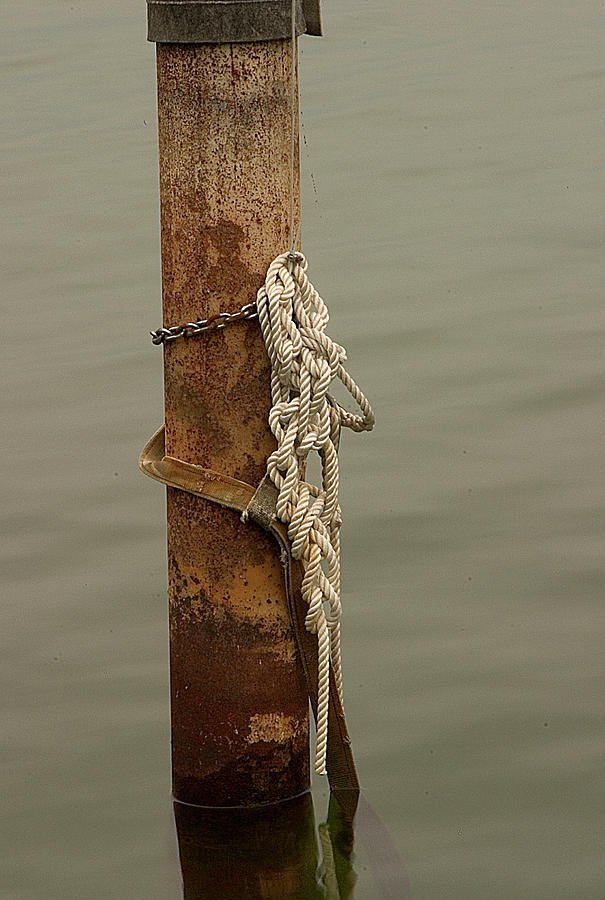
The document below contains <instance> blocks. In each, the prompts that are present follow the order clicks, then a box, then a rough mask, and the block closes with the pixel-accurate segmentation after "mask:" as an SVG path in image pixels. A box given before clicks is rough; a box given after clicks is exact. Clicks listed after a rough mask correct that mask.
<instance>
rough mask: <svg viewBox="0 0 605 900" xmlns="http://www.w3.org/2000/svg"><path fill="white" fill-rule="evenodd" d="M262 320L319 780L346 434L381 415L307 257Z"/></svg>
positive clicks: (273, 467)
mask: <svg viewBox="0 0 605 900" xmlns="http://www.w3.org/2000/svg"><path fill="white" fill-rule="evenodd" d="M256 304H257V310H258V318H259V322H260V326H261V330H262V335H263V339H264V342H265V346H266V348H267V353H268V355H269V359H270V361H271V403H272V406H271V411H270V413H269V426H270V428H271V431H272V433H273V435H274V437H275V439H276V441H277V448H276V450H275V451H274V452H273V453H272V454H271V455H270V456H269V458H268V460H267V474H268V476H269V478H270V479H271V481H272V482H273V484H274V485H275V486H276V488H277V489H278V491H279V497H278V500H277V507H276V515H277V518H278V519H279V520H280V521H282V522H284V523H285V524H286V525H287V526H288V537H289V539H290V541H291V547H292V556H293V558H294V559H299V560H300V561H301V563H302V567H303V573H304V574H303V581H302V596H303V599H304V601H305V602H306V604H307V607H308V612H307V615H306V619H305V625H306V628H307V631H310V632H312V633H313V634H316V635H317V653H318V676H319V678H318V682H319V686H318V696H317V744H316V751H315V771H316V772H317V773H318V774H321V775H325V774H326V751H327V736H328V705H329V699H330V669H332V672H333V674H334V680H335V683H336V687H337V690H338V693H339V696H340V700H341V702H342V699H343V695H342V666H341V655H340V618H341V602H340V526H341V522H342V520H341V513H340V505H339V502H338V444H339V437H340V428H341V426H345V427H346V428H351V429H352V430H353V431H371V430H372V428H373V427H374V421H375V420H374V413H373V412H372V408H371V407H370V404H369V403H368V401H367V400H366V398H365V396H364V395H363V394H362V392H361V391H360V389H359V388H358V386H357V385H356V384H355V382H354V381H353V379H352V378H351V376H350V375H349V374H348V373H347V372H346V371H345V369H344V367H343V362H344V361H345V360H346V352H345V350H344V348H343V347H341V346H340V345H339V344H336V343H335V342H334V341H332V340H331V338H329V337H328V335H327V334H326V333H325V328H326V325H327V324H328V318H329V317H328V310H327V308H326V305H325V303H324V301H323V300H322V298H321V297H320V296H319V294H318V292H317V291H316V290H315V288H314V287H313V285H312V284H311V282H310V281H309V279H308V278H307V260H306V259H305V257H304V256H303V254H302V253H296V252H292V251H290V252H289V253H282V254H281V255H280V256H278V257H277V258H276V259H275V260H274V261H273V262H272V263H271V265H270V266H269V269H268V271H267V277H266V279H265V283H264V285H263V286H262V287H261V288H260V290H259V291H258V295H257V301H256ZM335 378H338V379H339V380H340V381H341V382H342V384H343V385H344V386H345V388H346V389H347V390H348V391H349V393H350V394H351V396H352V397H353V399H354V400H355V401H356V403H357V405H358V406H359V409H360V410H361V415H357V414H353V413H351V412H349V411H348V410H346V409H345V408H344V407H342V406H341V405H340V404H339V403H337V402H336V401H335V400H334V399H333V397H331V396H330V395H329V394H328V388H329V386H330V384H331V382H332V381H333V380H334V379H335ZM312 451H316V452H317V453H318V454H319V457H320V460H321V486H318V485H315V484H313V483H311V482H310V481H307V480H306V464H307V460H308V457H309V454H310V453H311V452H312Z"/></svg>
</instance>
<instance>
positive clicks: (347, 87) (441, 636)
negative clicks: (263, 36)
mask: <svg viewBox="0 0 605 900" xmlns="http://www.w3.org/2000/svg"><path fill="white" fill-rule="evenodd" d="M324 6H325V10H324V24H325V32H326V37H325V38H324V39H323V40H321V41H319V40H313V39H310V38H307V39H305V40H304V41H301V46H302V60H301V67H302V79H303V88H302V93H303V97H302V101H303V115H304V128H305V134H306V141H307V147H306V150H305V153H304V154H303V179H304V190H305V197H304V199H305V214H304V249H305V252H306V254H307V256H308V258H309V260H310V266H311V271H312V275H313V280H314V282H315V284H316V285H317V286H318V287H319V288H320V290H321V291H322V294H323V295H324V296H325V297H326V298H327V299H328V301H329V303H330V306H331V311H332V327H331V334H333V336H334V337H335V338H337V339H338V340H341V341H342V342H343V343H344V344H345V345H346V346H347V347H348V349H349V359H350V368H351V371H352V372H353V374H354V375H355V377H357V378H358V379H359V381H360V383H361V385H362V386H363V388H364V389H365V390H366V391H367V393H368V395H369V397H370V398H371V399H372V401H373V402H374V405H375V409H376V413H377V416H378V426H377V429H376V431H375V433H374V434H373V435H372V436H366V437H354V438H351V437H350V436H349V435H345V439H344V441H343V444H344V446H343V454H342V455H343V462H342V466H343V471H344V486H343V497H342V501H343V507H344V511H345V520H346V521H345V528H344V532H343V541H344V568H345V574H344V603H345V606H346V613H345V638H344V640H345V665H346V686H347V692H348V698H347V705H348V713H349V717H350V726H351V730H352V733H353V736H354V741H355V747H356V752H357V757H358V762H359V769H360V773H361V777H362V781H363V783H364V785H365V787H366V791H367V794H368V796H369V798H370V800H371V802H372V803H373V805H374V806H375V808H376V809H377V811H378V812H379V813H380V815H381V816H382V817H383V819H384V821H385V822H386V824H387V826H388V827H389V829H390V830H391V833H392V835H393V839H394V841H395V843H396V845H397V847H398V849H399V852H400V853H401V856H402V857H403V859H404V861H405V864H406V867H407V870H408V873H409V878H410V882H411V885H412V889H413V891H414V896H415V897H416V898H417V900H442V898H443V900H446V898H447V900H469V898H473V900H475V898H476V900H484V898H494V900H517V898H528V900H542V898H544V900H547V898H548V900H559V898H560V900H568V898H579V900H592V898H595V900H596V898H602V896H603V887H604V879H603V874H602V859H601V849H600V847H601V842H602V832H603V828H602V826H603V814H602V808H601V807H602V800H601V799H600V797H599V792H598V789H597V784H596V782H597V773H598V771H599V770H600V765H601V757H602V738H603V729H602V722H601V715H602V707H603V704H602V697H601V693H602V675H603V637H604V635H603V619H602V613H601V606H602V598H603V584H604V577H603V576H604V558H603V531H604V528H603V523H604V506H605V481H604V479H603V477H602V468H603V466H602V413H603V402H602V398H603V388H604V386H605V385H604V382H605V378H604V375H603V363H602V356H603V331H604V330H605V313H604V310H603V303H602V293H603V291H602V288H603V259H602V247H601V244H602V238H601V230H600V228H601V220H602V210H601V202H602V200H601V196H600V191H599V187H600V184H601V179H600V176H599V175H598V174H597V173H598V171H599V169H600V168H601V167H602V162H603V159H602V153H601V149H600V148H601V147H602V132H603V127H602V126H603V112H602V109H603V107H602V102H603V93H602V84H603V70H602V53H601V46H600V44H601V41H600V35H601V33H602V22H601V11H600V4H597V3H596V2H592V0H574V2H573V3H572V2H571V0H564V2H559V3H556V4H545V3H531V2H530V3H527V2H523V3H522V2H521V0H513V2H510V3H478V2H476V0H462V2H461V3H458V4H448V3H439V2H437V3H430V4H427V3H425V2H420V0H410V2H408V3H405V4H400V3H398V2H397V0H376V2H373V3H371V4H370V3H367V2H363V0H351V2H345V0H334V2H326V3H325V4H324ZM144 19H145V11H144V4H143V3H142V2H137V3H134V2H133V3H129V4H124V3H118V2H117V0H101V2H99V0H95V2H92V0H65V2H61V0H56V2H54V3H48V2H42V0H30V2H29V3H27V4H13V5H12V8H11V9H10V11H9V12H7V14H6V15H5V21H4V23H3V34H2V40H3V42H4V45H5V46H4V52H3V54H2V69H3V91H2V98H1V103H2V105H3V121H4V126H5V127H4V130H3V137H2V153H3V158H2V176H1V177H2V182H3V202H2V211H1V213H0V216H1V221H2V233H3V239H2V244H3V249H4V257H5V259H4V267H3V271H4V275H3V287H4V304H3V313H2V315H3V319H2V330H3V334H4V342H3V345H4V350H3V354H2V368H3V375H2V379H3V395H2V400H3V408H4V414H3V417H4V427H3V444H4V447H3V460H4V464H5V466H6V471H5V474H4V477H3V479H2V497H3V499H2V506H1V510H0V516H1V521H2V531H3V538H2V551H1V552H2V557H3V577H2V581H3V587H4V602H3V604H2V607H1V623H0V634H1V642H2V643H1V652H0V670H1V677H2V705H3V707H4V727H3V743H4V763H3V766H2V776H1V777H2V781H3V794H4V797H5V798H6V799H5V809H6V823H5V824H6V826H7V827H6V829H5V838H4V842H3V850H2V863H3V874H2V878H1V883H2V888H1V890H2V892H3V893H2V896H3V897H7V898H14V900H17V898H18V900H29V898H47V897H53V898H55V897H56V898H65V900H68V898H70V900H71V898H74V900H75V898H94V900H96V898H120V900H121V898H146V900H155V898H176V897H178V896H179V891H180V889H179V869H178V861H177V856H176V848H175V841H174V837H173V823H172V810H171V805H170V798H169V790H170V786H169V772H170V762H169V730H168V723H169V717H168V669H167V627H166V600H165V546H164V499H163V492H162V491H161V490H159V489H157V487H156V486H154V485H153V484H152V483H151V482H149V481H148V480H146V479H144V478H143V477H142V476H141V475H140V474H139V472H138V470H137V467H136V460H137V456H138V452H139V450H140V448H141V446H142V444H143V443H144V441H145V440H146V438H147V437H148V436H149V435H150V434H151V432H152V431H153V430H154V429H155V427H156V426H157V425H158V423H159V422H160V420H161V417H162V397H161V365H160V356H159V354H158V352H157V351H156V350H154V349H153V348H152V347H151V345H150V344H149V342H148V338H147V336H146V335H147V331H148V329H149V328H151V327H155V326H157V324H158V316H159V310H160V299H159V298H160V289H159V285H160V275H159V241H158V224H157V220H158V209H157V176H156V171H157V158H156V128H155V96H154V91H155V75H154V53H153V48H152V47H151V46H150V45H148V44H146V42H145V23H144ZM278 249H280V248H276V250H278ZM368 306H369V310H370V314H369V315H368ZM600 682H601V683H600ZM325 800H326V798H325V789H324V788H323V787H322V786H321V785H320V786H318V788H317V792H316V797H315V807H316V808H315V818H316V821H317V822H320V821H321V820H322V818H323V816H324V810H325ZM369 862H371V860H370V861H369ZM369 862H368V860H367V858H364V856H363V854H361V855H360V856H359V858H358V866H357V867H358V888H357V890H356V893H355V897H356V898H362V900H364V898H368V900H372V898H373V897H375V896H376V894H375V892H374V889H373V888H372V886H371V880H370V879H369V876H368V874H367V871H368V870H369V868H371V867H370V866H369ZM326 890H327V888H326ZM326 896H327V894H326Z"/></svg>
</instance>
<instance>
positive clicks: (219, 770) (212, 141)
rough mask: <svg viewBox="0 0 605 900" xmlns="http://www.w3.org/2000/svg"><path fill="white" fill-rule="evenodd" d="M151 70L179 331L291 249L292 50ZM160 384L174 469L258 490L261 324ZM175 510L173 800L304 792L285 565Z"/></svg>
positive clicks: (192, 500) (251, 532) (279, 47)
mask: <svg viewBox="0 0 605 900" xmlns="http://www.w3.org/2000/svg"><path fill="white" fill-rule="evenodd" d="M157 71H158V110H159V138H160V203H161V231H162V283H163V310H164V316H163V322H164V325H165V326H170V325H174V324H180V323H183V322H187V321H192V320H194V319H197V318H201V317H206V316H208V315H212V314H213V313H217V312H220V311H222V310H225V311H228V312H234V311H236V310H237V309H238V308H239V307H240V306H242V305H243V304H245V303H249V302H251V301H252V300H253V299H254V297H255V295H256V291H257V290H258V287H259V286H260V285H261V284H262V281H263V279H264V272H265V270H266V268H267V266H268V264H269V263H270V262H271V260H272V259H273V258H274V257H275V256H276V255H277V253H279V252H281V251H282V250H283V249H284V248H285V247H286V246H287V240H288V217H289V182H290V175H289V154H290V89H291V80H290V71H291V47H290V43H289V42H288V41H270V42H264V43H258V44H238V45H203V46H193V45H175V44H158V46H157ZM296 169H298V167H296ZM295 197H296V199H297V203H298V181H296V184H295ZM164 385H165V406H166V452H167V454H169V455H170V456H175V457H177V458H179V459H183V460H185V461H187V462H191V463H196V464H198V465H202V466H204V467H206V468H209V469H213V470H215V471H218V472H221V473H222V474H224V475H230V476H233V477H235V478H238V479H241V480H242V481H246V482H248V483H250V484H253V485H255V484H257V483H258V482H259V481H260V479H261V478H262V476H263V474H264V469H265V461H266V458H267V455H268V454H269V453H270V452H271V450H272V449H273V447H274V441H273V438H272V436H271V434H270V431H269V429H268V426H267V415H268V411H269V405H270V398H269V364H268V359H267V356H266V353H265V348H264V344H263V342H262V338H261V335H260V330H259V328H258V325H257V323H254V322H249V323H245V324H238V325H234V326H232V327H230V328H226V329H224V330H223V331H218V332H208V333H207V334H205V335H204V336H203V337H201V338H198V339H190V340H183V341H175V342H174V343H171V344H168V345H166V346H165V348H164ZM167 497H168V584H169V604H170V654H171V704H172V747H173V787H174V792H175V796H176V797H178V798H179V799H181V800H184V801H186V802H189V803H198V804H202V805H216V806H230V805H248V804H257V803H265V802H269V801H273V800H278V799H283V798H285V797H291V796H294V795H296V794H299V793H301V792H302V791H304V790H306V789H307V788H308V784H309V761H308V728H309V726H308V712H307V708H308V702H307V695H306V690H305V687H304V684H303V679H302V675H301V672H300V669H299V665H298V660H297V657H296V653H295V645H294V640H293V635H292V631H291V627H290V621H289V617H288V611H287V606H286V598H285V591H284V585H283V574H282V571H281V567H280V563H279V552H278V550H277V548H276V546H275V544H274V542H273V541H272V539H271V538H270V537H269V536H268V535H266V534H265V533H264V532H263V531H262V530H261V529H259V528H258V527H256V526H255V525H253V524H248V525H243V524H242V523H241V522H240V520H239V517H238V515H237V513H235V512H232V511H231V510H228V509H223V508H221V507H218V506H216V505H214V504H212V503H210V502H209V501H206V500H204V499H202V498H199V497H195V496H192V495H190V494H186V493H183V492H182V491H178V490H175V489H174V488H168V491H167ZM262 723H264V727H263V726H262ZM268 723H273V724H272V726H271V727H269V724H268Z"/></svg>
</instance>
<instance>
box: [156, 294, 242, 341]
mask: <svg viewBox="0 0 605 900" xmlns="http://www.w3.org/2000/svg"><path fill="white" fill-rule="evenodd" d="M250 319H258V312H257V311H256V303H247V304H246V306H242V308H241V309H240V310H238V312H235V313H226V312H220V313H216V315H214V316H209V317H208V318H207V319H198V321H197V322H187V324H186V325H173V326H172V327H171V328H158V329H157V331H150V332H149V334H150V335H151V343H152V344H168V343H170V341H176V340H178V339H179V338H190V337H197V335H198V334H203V333H204V332H205V331H218V330H219V329H220V328H225V327H226V326H227V325H232V324H233V323H234V322H247V321H249V320H250Z"/></svg>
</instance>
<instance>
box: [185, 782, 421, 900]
mask: <svg viewBox="0 0 605 900" xmlns="http://www.w3.org/2000/svg"><path fill="white" fill-rule="evenodd" d="M173 808H174V817H175V823H176V831H177V838H178V845H179V857H180V864H181V872H182V879H183V897H184V900H243V898H245V900H350V898H354V897H355V887H356V884H357V880H358V876H357V872H356V871H355V868H354V865H353V860H354V845H355V833H356V832H357V839H358V841H359V840H360V841H361V843H362V844H363V847H364V853H365V855H366V857H367V862H368V867H367V868H368V869H369V871H367V872H366V873H365V874H364V879H363V880H365V879H366V878H367V877H369V878H370V879H371V881H372V888H371V890H372V891H373V896H375V897H377V898H379V897H381V898H384V900H387V898H388V900H391V898H393V900H395V898H397V900H410V898H411V896H412V895H411V893H410V887H409V882H408V878H407V873H406V871H405V867H404V865H403V863H402V862H401V859H400V857H399V855H398V853H397V850H396V848H395V847H394V845H393V842H392V840H391V838H390V835H389V834H388V832H387V830H386V828H385V826H384V825H383V823H382V822H381V820H380V819H379V817H378V816H377V815H376V813H375V812H374V810H373V809H372V807H371V806H370V804H369V803H368V802H367V800H365V798H364V797H363V795H362V796H361V800H360V804H359V807H358V809H357V812H356V814H355V819H354V821H353V819H352V818H351V809H350V808H348V805H347V804H345V806H344V807H343V806H342V805H341V804H340V803H339V802H338V800H337V799H336V797H335V796H334V795H331V797H330V804H329V808H328V816H327V819H326V821H325V822H324V823H323V824H321V825H320V826H319V828H318V829H316V827H315V813H314V808H313V798H312V795H311V794H310V793H306V794H303V795H301V796H300V797H296V798H294V799H292V800H288V801H285V802H283V803H277V804H272V805H268V806H262V807H256V808H253V809H245V808H230V809H220V808H207V807H199V806H190V805H188V804H185V803H180V802H179V801H178V800H175V801H173ZM368 887H369V886H368V885H365V886H364V892H363V893H364V896H369V894H368V893H367V889H368Z"/></svg>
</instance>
